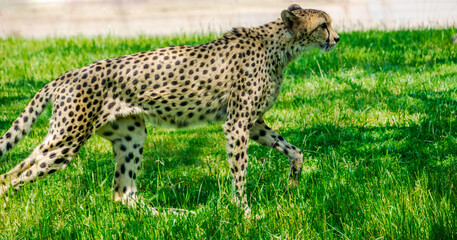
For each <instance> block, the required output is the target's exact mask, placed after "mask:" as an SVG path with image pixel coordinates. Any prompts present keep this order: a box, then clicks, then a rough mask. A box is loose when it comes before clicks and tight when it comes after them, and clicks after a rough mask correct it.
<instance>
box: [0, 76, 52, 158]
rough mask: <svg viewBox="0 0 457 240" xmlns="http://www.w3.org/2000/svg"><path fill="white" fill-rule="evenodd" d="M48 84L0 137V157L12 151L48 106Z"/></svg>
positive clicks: (49, 95)
mask: <svg viewBox="0 0 457 240" xmlns="http://www.w3.org/2000/svg"><path fill="white" fill-rule="evenodd" d="M49 89H50V87H49V84H48V85H46V86H45V87H43V88H42V89H41V90H40V91H38V93H37V94H36V95H35V97H33V99H32V100H31V101H30V102H29V104H28V105H27V107H25V109H24V111H22V113H21V115H19V117H18V118H17V119H16V121H14V122H13V125H12V126H11V127H10V129H9V130H8V131H7V132H6V133H5V135H3V136H2V137H0V157H1V156H3V155H4V154H5V153H6V152H7V151H8V150H10V149H12V148H13V147H14V146H15V145H16V144H17V143H18V142H19V141H20V140H21V139H22V138H23V137H24V136H25V135H26V134H28V133H29V132H30V130H31V129H32V125H33V124H34V123H35V121H36V120H37V118H38V116H39V115H40V114H41V113H42V112H43V110H44V108H45V107H46V106H47V105H48V103H49V99H50V97H51V93H50V91H49Z"/></svg>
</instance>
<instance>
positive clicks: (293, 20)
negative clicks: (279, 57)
mask: <svg viewBox="0 0 457 240" xmlns="http://www.w3.org/2000/svg"><path fill="white" fill-rule="evenodd" d="M291 7H292V6H291ZM281 18H282V21H283V22H284V25H286V28H287V30H289V32H290V33H291V34H294V31H293V28H294V25H295V26H296V24H297V23H298V21H299V18H298V17H297V16H296V15H295V14H293V13H292V12H291V11H289V10H284V11H282V12H281Z"/></svg>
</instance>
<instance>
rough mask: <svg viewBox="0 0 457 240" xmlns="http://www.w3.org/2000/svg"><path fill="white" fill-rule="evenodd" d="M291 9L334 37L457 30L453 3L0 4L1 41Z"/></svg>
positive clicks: (87, 0) (228, 24) (248, 22)
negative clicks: (326, 18) (315, 14)
mask: <svg viewBox="0 0 457 240" xmlns="http://www.w3.org/2000/svg"><path fill="white" fill-rule="evenodd" d="M292 3H298V4H299V5H301V6H302V7H303V8H316V9H321V10H324V11H326V12H328V13H329V14H330V16H331V17H332V19H333V22H334V24H333V25H334V28H335V29H336V30H337V31H350V30H360V29H370V28H378V29H388V30H394V29H399V28H418V27H426V28H428V27H449V26H453V27H456V26H457V0H308V1H302V0H295V1H292V0H245V1H241V0H166V1H164V0H0V37H1V38H6V37H9V36H16V37H32V38H45V37H66V36H75V35H83V36H98V35H106V34H110V35H113V36H123V37H131V36H136V35H138V34H146V35H165V34H167V35H169V34H182V33H195V32H209V31H215V32H223V31H227V30H230V29H231V28H232V27H235V26H246V27H249V26H256V25H260V24H264V23H266V22H269V21H272V20H275V19H277V18H278V17H279V15H280V12H281V11H282V10H283V9H286V8H287V7H288V6H289V5H290V4H292Z"/></svg>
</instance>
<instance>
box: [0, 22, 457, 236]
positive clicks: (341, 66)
mask: <svg viewBox="0 0 457 240" xmlns="http://www.w3.org/2000/svg"><path fill="white" fill-rule="evenodd" d="M454 34H455V30H454V29H451V28H449V29H436V30H431V29H421V30H401V31H374V30H373V31H359V32H347V33H341V34H340V37H341V41H340V42H339V43H338V46H337V48H336V49H335V50H334V51H333V52H330V53H322V52H319V51H317V50H315V51H311V52H309V53H306V54H304V55H303V56H301V57H300V58H299V59H297V60H296V61H295V62H293V63H291V64H290V65H289V66H288V67H287V68H286V69H285V71H284V72H285V74H284V76H285V79H284V84H283V89H282V93H281V95H280V96H279V99H278V101H277V102H276V104H275V106H274V107H273V109H271V110H270V111H269V112H268V113H267V114H266V115H265V120H266V122H267V123H268V124H269V125H270V126H271V127H272V128H273V129H275V130H276V131H277V132H279V133H280V134H281V135H282V136H283V137H284V138H286V139H288V140H289V141H290V142H291V143H293V144H294V145H296V146H298V147H300V148H301V149H302V150H303V152H304V154H305V164H304V171H303V174H302V179H301V182H300V183H299V184H298V186H297V187H296V188H294V189H288V184H287V183H288V160H287V158H286V157H285V156H283V155H281V154H280V153H278V152H276V151H272V150H270V149H267V148H265V147H262V146H260V145H258V144H256V143H254V142H250V143H251V145H250V149H249V155H250V163H249V168H248V193H249V195H248V201H249V203H250V205H251V208H252V212H253V214H254V215H263V216H264V217H263V218H260V219H255V218H249V219H246V218H244V217H243V211H241V210H239V209H237V208H236V207H235V206H234V205H232V204H231V203H230V199H231V198H230V194H231V181H230V173H229V170H228V163H227V161H226V154H225V138H224V135H223V132H222V129H221V127H220V126H221V125H222V123H217V124H214V125H209V126H205V127H199V128H192V129H187V130H173V129H162V128H155V127H153V126H150V125H148V132H149V135H148V139H147V141H146V147H145V150H144V161H143V164H142V169H141V172H140V175H139V178H138V184H139V191H140V194H141V195H142V196H143V197H144V198H145V199H147V200H148V201H149V202H150V204H151V205H153V206H155V207H157V208H159V210H162V209H163V208H184V209H188V210H193V211H196V212H197V214H195V215H193V214H188V215H177V216H176V215H167V214H164V215H161V216H158V217H157V216H151V214H150V213H149V212H148V211H147V210H145V209H130V208H126V207H123V206H122V205H121V204H117V203H114V202H113V201H112V200H111V194H112V182H113V175H114V174H113V173H114V160H113V153H112V151H111V146H110V143H109V142H107V141H105V140H103V139H102V138H100V137H98V136H94V137H92V138H91V139H90V140H89V141H88V143H87V144H86V145H85V146H84V147H83V148H82V149H81V151H80V152H79V154H78V155H77V157H76V158H75V159H74V160H73V161H72V162H71V164H70V166H69V167H68V168H66V169H65V170H63V171H60V172H57V173H55V174H53V175H52V176H50V177H47V178H44V179H41V180H39V181H37V182H35V183H33V184H30V185H27V186H26V187H24V188H23V189H21V190H20V191H19V192H18V193H17V194H16V195H14V196H13V197H12V198H10V201H9V202H8V204H7V206H8V207H7V209H0V238H3V239H276V238H281V239H342V238H344V239H381V238H385V239H451V238H457V155H456V154H457V145H456V144H457V134H456V131H457V115H456V111H457V45H453V44H452V43H451V37H452V36H453V35H454ZM218 36H219V35H218V34H211V35H182V36H170V37H148V36H139V37H137V38H134V39H125V38H117V37H111V36H104V37H99V38H84V37H76V38H50V39H45V40H30V39H21V38H9V39H3V40H0V134H4V133H5V132H6V130H7V129H8V128H9V127H10V124H11V123H12V122H13V121H14V120H15V119H16V117H17V116H19V114H20V113H21V112H22V110H23V109H24V107H25V106H26V104H27V103H28V101H29V100H30V99H31V98H32V97H33V96H34V94H35V92H36V91H38V90H39V89H40V88H41V87H43V86H44V85H45V84H46V83H47V82H49V81H51V80H52V79H53V78H56V77H58V76H59V75H60V74H61V73H64V72H66V71H67V70H70V69H74V68H78V67H81V66H84V65H87V64H89V63H91V62H94V61H96V60H99V59H105V58H113V57H117V56H121V55H125V54H130V53H135V52H140V51H147V50H150V49H155V48H159V47H164V46H168V45H182V44H199V43H204V42H207V41H210V40H211V39H214V38H217V37H218ZM50 116H51V109H50V108H48V109H47V110H46V111H44V113H43V114H42V116H41V117H40V118H39V119H38V122H37V123H36V124H35V126H34V129H33V131H32V132H31V133H30V134H29V135H28V136H27V137H26V138H24V140H23V141H22V142H20V143H19V144H18V146H17V147H16V148H15V149H14V150H12V151H10V152H8V153H7V154H6V155H5V156H3V157H2V158H0V173H5V172H6V171H8V170H9V169H10V168H12V167H13V166H14V165H16V164H18V163H19V162H20V161H21V160H22V159H24V158H25V157H26V156H27V155H28V154H30V152H31V151H32V150H33V148H34V147H35V146H36V145H37V144H38V143H39V142H40V141H41V140H42V138H43V137H44V136H45V134H46V130H47V125H48V118H49V117H50ZM0 203H2V204H3V199H1V200H0Z"/></svg>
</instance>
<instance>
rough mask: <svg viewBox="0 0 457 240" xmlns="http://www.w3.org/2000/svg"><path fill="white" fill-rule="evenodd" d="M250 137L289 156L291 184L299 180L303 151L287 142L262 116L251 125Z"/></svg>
mask: <svg viewBox="0 0 457 240" xmlns="http://www.w3.org/2000/svg"><path fill="white" fill-rule="evenodd" d="M250 137H251V139H252V140H254V141H256V142H258V143H260V144H262V145H264V146H267V147H269V148H272V149H276V150H278V151H280V152H281V153H283V154H284V155H286V156H287V157H289V163H290V180H291V184H296V183H297V182H298V180H299V176H300V172H301V169H302V165H303V153H302V152H301V151H300V149H298V148H297V147H295V146H294V145H292V144H290V143H289V142H287V141H286V140H285V139H284V138H283V137H281V136H280V135H279V134H278V133H276V132H275V131H273V130H272V129H271V128H270V127H268V126H267V125H266V124H265V122H264V121H263V119H262V118H259V119H258V120H257V121H256V122H255V124H254V125H253V126H252V127H251V129H250Z"/></svg>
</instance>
